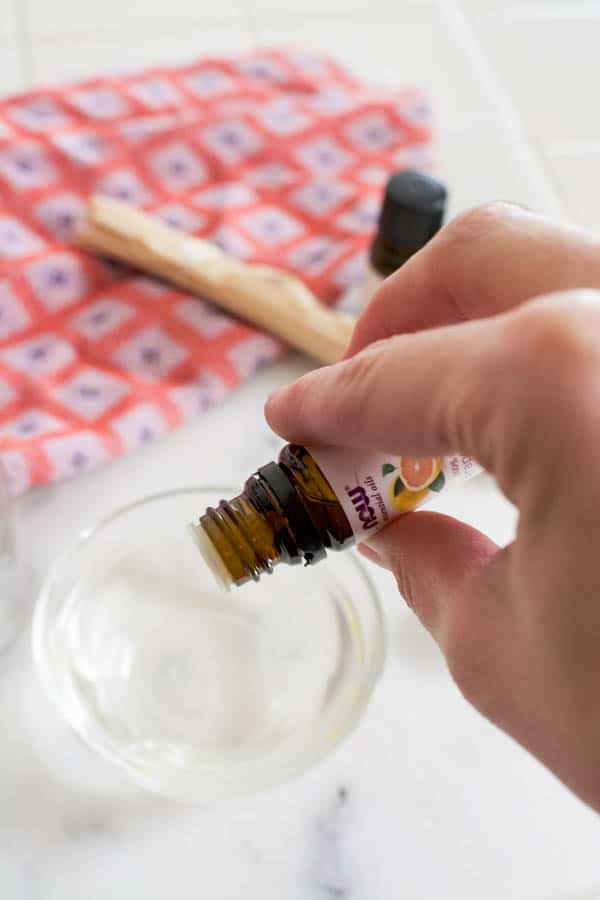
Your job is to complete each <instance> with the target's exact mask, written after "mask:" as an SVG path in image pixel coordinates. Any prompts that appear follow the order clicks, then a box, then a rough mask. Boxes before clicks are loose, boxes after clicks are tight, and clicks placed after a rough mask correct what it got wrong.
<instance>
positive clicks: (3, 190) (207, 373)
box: [0, 50, 431, 493]
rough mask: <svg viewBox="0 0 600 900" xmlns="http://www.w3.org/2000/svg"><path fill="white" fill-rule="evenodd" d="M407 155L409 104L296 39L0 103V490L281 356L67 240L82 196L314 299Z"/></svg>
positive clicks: (100, 450) (182, 413) (425, 116)
mask: <svg viewBox="0 0 600 900" xmlns="http://www.w3.org/2000/svg"><path fill="white" fill-rule="evenodd" d="M408 166H416V167H418V168H422V169H426V170H427V169H429V168H430V166H431V157H430V149H429V105H428V103H427V99H426V98H425V97H423V96H422V95H421V94H420V93H419V92H418V91H415V90H414V89H412V88H411V89H407V90H397V91H390V90H386V91H384V92H380V91H378V90H374V89H373V88H372V87H370V86H368V85H365V84H362V83H361V82H360V81H358V80H356V79H355V78H354V77H353V76H352V75H351V74H349V73H348V72H346V71H345V70H343V69H342V68H340V67H339V66H338V65H337V64H336V63H335V61H332V60H331V59H329V58H326V57H324V56H320V55H318V54H312V53H307V52H301V51H292V50H289V51H277V50H274V51H265V50H260V51H253V52H250V53H246V54H242V55H240V56H238V57H234V58H212V59H210V60H205V61H202V60H201V61H199V62H192V63H188V64H186V65H181V66H178V67H175V68H165V67H161V68H155V69H153V70H152V71H146V72H139V73H134V74H131V75H126V76H123V77H120V76H116V77H105V78H97V79H94V80H92V81H87V82H82V83H78V84H71V85H67V86H64V87H60V88H47V89H44V90H32V91H30V92H29V93H26V94H22V95H20V96H16V97H8V98H3V99H0V197H1V198H2V203H1V204H0V207H1V208H0V463H1V464H2V466H3V468H4V469H5V470H6V471H7V472H8V474H9V481H10V490H11V491H12V492H13V493H21V492H22V491H24V490H27V489H28V488H29V487H31V486H33V485H36V484H40V483H44V482H48V481H55V480H59V479H62V478H69V477H73V476H76V475H81V476H83V474H84V473H87V472H90V471H91V470H92V469H94V468H95V467H97V466H99V465H102V464H104V463H105V462H107V461H108V460H110V459H111V458H112V457H114V456H117V455H119V454H120V453H124V452H126V451H133V450H136V449H137V448H143V447H147V448H148V450H147V451H146V452H147V453H148V454H151V453H152V452H153V451H152V449H151V448H152V445H154V444H155V443H156V442H157V441H158V440H160V439H161V438H162V437H163V436H164V435H165V434H167V433H168V432H169V431H170V430H172V429H173V428H175V427H177V426H178V425H179V424H180V423H182V422H184V421H187V420H189V419H192V418H194V417H197V416H200V415H202V414H203V413H204V411H205V410H206V409H208V408H210V407H211V406H214V405H215V404H216V403H219V402H221V401H222V400H223V399H224V398H225V397H226V396H227V395H228V394H229V393H230V392H231V391H232V390H233V389H234V388H235V387H236V386H237V385H238V384H240V383H241V382H242V381H244V380H245V379H246V378H249V377H251V376H252V373H253V372H255V371H256V369H257V368H259V367H260V366H262V365H266V364H268V363H269V362H271V361H272V360H274V359H277V358H278V357H279V356H280V355H281V354H282V353H283V352H284V349H283V348H282V346H281V344H280V343H279V342H278V341H277V340H275V339H274V338H273V337H271V336H269V335H266V334H263V333H261V332H259V331H258V330H257V329H255V328H253V327H251V326H250V325H249V324H248V323H247V322H243V321H241V320H239V319H236V318H235V317H232V316H230V315H228V314H226V313H224V312H223V311H222V310H220V309H217V308H216V307H215V306H214V305H213V304H211V303H210V302H209V301H208V300H206V299H205V298H198V297H193V296H191V295H190V294H189V293H187V292H186V291H184V290H179V289H177V288H176V287H175V286H174V285H173V284H170V283H167V282H165V281H161V280H159V279H157V278H153V277H150V276H148V275H145V274H143V273H140V272H139V271H136V270H134V269H133V268H132V267H127V266H125V265H123V264H121V263H118V262H115V261H114V260H111V259H100V258H94V257H93V256H91V255H87V254H83V253H81V252H80V251H79V250H78V249H77V246H76V243H75V241H74V238H75V235H76V232H77V229H78V227H79V226H80V224H81V222H82V220H83V218H84V216H85V211H86V205H87V203H88V199H89V197H90V195H91V194H93V193H100V194H104V195H105V196H108V197H112V198H116V199H119V200H121V201H124V202H126V203H129V204H132V205H133V206H136V207H139V208H143V209H146V210H148V211H150V212H152V213H153V214H155V215H156V216H157V217H159V218H160V219H162V221H163V222H165V223H166V224H167V225H169V226H170V227H171V228H174V229H176V230H178V231H179V232H181V233H182V234H184V235H185V234H187V235H194V236H198V237H201V238H203V239H205V240H208V241H212V242H213V243H214V244H215V245H216V246H218V247H220V248H221V249H222V250H223V251H224V252H226V253H228V254H230V255H232V256H233V257H235V258H237V259H240V260H244V261H248V262H249V263H257V264H260V265H263V266H265V265H266V266H274V267H276V268H281V269H284V270H286V271H288V272H291V273H295V274H296V275H298V276H299V277H300V278H302V279H303V280H304V281H305V282H306V284H307V285H308V287H309V288H310V289H311V290H312V291H313V292H314V293H315V294H316V296H318V297H319V298H321V299H322V300H323V301H324V302H326V303H328V304H332V303H336V302H338V301H341V300H342V298H345V296H346V294H347V292H348V291H349V289H350V288H351V287H352V286H354V285H357V284H358V283H359V282H360V281H361V279H362V277H363V275H364V271H365V263H366V255H367V248H368V245H369V242H370V240H371V235H372V233H373V230H374V228H375V226H376V220H377V215H378V211H379V208H380V202H381V196H382V192H383V190H384V187H385V182H386V179H387V177H388V175H389V173H390V172H392V171H394V170H397V169H398V168H402V167H408ZM283 302H285V299H284V297H282V303H283ZM207 440H210V435H209V434H208V435H207ZM148 458H150V457H148Z"/></svg>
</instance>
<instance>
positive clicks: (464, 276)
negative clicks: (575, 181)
mask: <svg viewBox="0 0 600 900" xmlns="http://www.w3.org/2000/svg"><path fill="white" fill-rule="evenodd" d="M591 285H595V286H597V287H600V241H598V239H597V238H595V237H593V236H591V235H587V234H585V233H584V232H581V231H579V230H578V229H576V228H572V227H567V226H563V225H560V224H556V223H552V222H549V221H547V220H546V219H543V218H540V217H539V216H536V215H533V214H532V213H530V212H527V211H526V210H524V209H522V208H520V207H518V206H512V205H509V204H499V203H495V204H490V205H488V206H485V207H480V208H478V209H474V210H471V211H469V212H468V213H465V214H463V215H461V216H459V217H458V218H457V219H455V220H453V221H452V222H450V223H449V225H447V226H446V227H445V228H444V229H443V230H442V231H441V232H440V233H439V234H438V235H437V237H436V238H434V239H433V240H432V241H431V242H430V243H429V244H428V245H427V246H426V247H425V248H424V249H423V250H422V251H421V252H420V253H418V254H416V256H414V257H413V258H412V259H411V260H410V261H409V262H408V263H407V264H406V265H404V266H403V267H402V268H401V269H399V270H398V272H396V273H395V274H394V275H392V276H390V278H388V279H386V281H385V282H384V283H383V284H382V286H381V287H380V288H379V290H378V291H377V293H376V294H375V296H374V297H373V299H372V300H371V302H370V303H369V305H368V306H367V308H366V309H365V311H364V312H363V314H362V315H361V317H360V319H359V321H358V324H357V326H356V329H355V331H354V335H353V338H352V341H351V344H350V347H349V350H348V353H347V355H353V354H354V353H356V352H358V351H359V350H361V349H362V348H363V347H365V346H367V345H368V344H371V343H373V342H374V341H378V340H381V339H383V338H387V337H390V336H391V335H394V334H404V333H407V332H414V331H421V330H423V329H426V328H434V327H437V326H440V325H447V324H452V323H456V322H461V321H465V320H470V319H477V318H484V317H487V316H493V315H496V314H498V313H501V312H504V311H506V310H508V309H511V308H513V307H515V306H518V305H519V304H521V303H523V302H524V301H525V300H528V299H530V298H531V297H535V296H538V295H541V294H545V293H548V292H549V291H560V290H566V289H568V288H577V287H589V286H591Z"/></svg>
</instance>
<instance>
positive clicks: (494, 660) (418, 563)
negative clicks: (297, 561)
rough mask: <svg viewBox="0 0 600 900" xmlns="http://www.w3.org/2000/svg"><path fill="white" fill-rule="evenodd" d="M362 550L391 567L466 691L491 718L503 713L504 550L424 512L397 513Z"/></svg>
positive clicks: (463, 527) (507, 622)
mask: <svg viewBox="0 0 600 900" xmlns="http://www.w3.org/2000/svg"><path fill="white" fill-rule="evenodd" d="M360 550H361V553H363V555H365V556H367V557H368V558H369V559H371V560H373V561H374V562H377V563H378V564H379V565H382V566H384V567H385V568H387V569H389V570H390V571H391V572H392V573H393V575H394V576H395V578H396V580H397V583H398V588H399V590H400V592H401V594H402V595H403V596H404V598H405V599H406V602H407V603H408V605H409V606H410V608H411V609H412V610H413V612H414V613H415V614H416V616H417V617H418V619H419V620H420V622H421V623H422V624H423V625H424V626H425V628H426V629H427V630H428V631H429V632H430V634H431V635H432V637H433V638H434V639H435V640H436V642H437V643H438V644H439V646H440V649H441V650H442V652H443V654H444V656H445V658H446V662H447V664H448V668H449V670H450V672H451V674H452V676H453V678H454V680H455V681H456V683H457V685H458V687H459V688H460V690H461V691H462V693H463V694H464V695H465V697H466V698H467V699H468V700H469V701H470V702H471V703H472V704H473V705H474V706H475V707H477V708H478V709H479V710H480V711H481V712H483V713H484V714H485V715H487V716H488V717H489V718H491V719H494V720H498V719H500V718H501V716H502V714H503V709H502V702H503V701H502V693H503V692H502V681H503V666H505V665H506V660H507V655H506V646H507V643H508V645H510V641H508V642H507V635H508V633H509V632H510V630H511V628H512V625H511V615H510V610H509V609H508V608H507V606H506V605H505V603H504V602H503V601H502V599H500V598H502V597H503V596H504V595H505V581H506V571H505V570H506V559H505V557H504V553H505V551H499V550H498V548H497V546H496V545H495V544H494V543H493V542H492V541H490V540H489V539H488V538H487V537H485V536H484V535H483V534H481V533H480V532H478V531H476V530H475V529H473V528H471V527H470V526H468V525H465V524H464V523H462V522H457V521H456V520H455V519H451V518H448V517H447V516H442V515H438V514H436V513H428V512H418V513H414V514H412V515H408V516H403V517H401V518H399V519H396V520H394V521H393V522H391V523H390V524H389V525H387V526H386V527H385V528H384V529H382V531H380V532H378V533H377V534H376V535H374V536H373V537H372V538H370V539H369V541H368V543H367V544H363V545H361V547H360Z"/></svg>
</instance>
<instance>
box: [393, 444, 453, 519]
mask: <svg viewBox="0 0 600 900" xmlns="http://www.w3.org/2000/svg"><path fill="white" fill-rule="evenodd" d="M441 471H442V459H441V458H440V457H435V458H433V459H432V458H431V457H418V456H401V457H400V458H399V459H398V464H397V466H394V465H392V464H391V463H386V465H385V466H384V467H383V471H382V474H383V475H389V474H391V473H393V472H395V473H396V475H395V477H394V478H393V479H392V481H391V484H390V490H389V497H390V501H391V503H392V506H393V507H394V509H395V510H396V511H397V512H400V513H406V512H412V510H413V509H416V508H417V507H418V506H420V505H421V504H422V503H423V502H424V500H425V499H426V498H427V497H428V496H429V492H430V489H431V485H434V487H433V490H438V489H441V486H443V483H444V482H443V475H441V474H440V473H441ZM439 480H441V485H440V488H438V486H437V484H434V482H438V481H439Z"/></svg>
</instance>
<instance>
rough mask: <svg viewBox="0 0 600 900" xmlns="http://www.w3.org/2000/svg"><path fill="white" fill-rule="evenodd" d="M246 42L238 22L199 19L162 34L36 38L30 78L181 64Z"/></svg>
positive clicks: (82, 75) (53, 78)
mask: <svg viewBox="0 0 600 900" xmlns="http://www.w3.org/2000/svg"><path fill="white" fill-rule="evenodd" d="M250 46H251V37H250V35H249V34H248V32H246V31H244V30H242V29H240V28H227V27H221V28H202V27H199V26H197V25H196V26H194V27H193V28H189V29H187V30H185V31H184V30H181V31H179V32H176V33H169V34H167V35H165V36H164V37H160V36H159V35H155V36H152V37H147V36H146V37H142V36H139V37H132V38H122V37H121V38H119V37H113V38H105V39H104V40H95V41H94V40H92V41H87V40H86V41H81V42H79V41H77V40H75V39H73V41H72V43H69V44H67V45H65V44H62V43H60V44H50V45H48V44H44V43H40V44H36V45H34V53H33V65H32V68H33V72H32V78H33V81H34V82H35V83H42V82H51V83H60V82H63V81H68V80H71V79H77V78H86V77H89V76H92V75H95V74H104V73H108V74H110V73H113V72H115V73H116V72H131V71H136V70H138V69H141V68H143V67H145V66H154V65H161V64H165V65H172V64H173V65H175V64H183V63H185V62H189V61H190V60H194V59H197V58H199V57H202V56H206V55H207V54H213V55H218V54H220V53H236V52H239V51H243V50H247V49H249V48H250Z"/></svg>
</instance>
